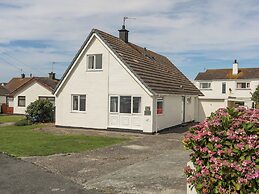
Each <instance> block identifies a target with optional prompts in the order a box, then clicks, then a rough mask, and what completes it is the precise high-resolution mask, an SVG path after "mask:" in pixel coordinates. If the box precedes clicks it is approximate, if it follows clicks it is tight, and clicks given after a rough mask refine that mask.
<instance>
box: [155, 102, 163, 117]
mask: <svg viewBox="0 0 259 194" xmlns="http://www.w3.org/2000/svg"><path fill="white" fill-rule="evenodd" d="M163 104H164V100H163V98H158V99H157V101H156V113H157V114H158V115H161V114H163V111H164V110H163Z"/></svg>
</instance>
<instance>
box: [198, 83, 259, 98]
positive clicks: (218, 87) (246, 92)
mask: <svg viewBox="0 0 259 194" xmlns="http://www.w3.org/2000/svg"><path fill="white" fill-rule="evenodd" d="M201 82H211V89H200V90H201V91H202V93H203V94H204V96H205V98H215V97H216V98H218V99H227V98H228V97H229V96H231V97H237V98H251V92H254V91H255V89H256V87H257V86H258V85H259V79H257V80H212V81H195V85H196V87H198V88H200V83H201ZM223 82H225V83H226V94H222V83H223ZM237 82H250V89H237V88H236V85H237ZM229 89H231V90H232V91H231V93H230V92H229Z"/></svg>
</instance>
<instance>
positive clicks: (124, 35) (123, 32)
mask: <svg viewBox="0 0 259 194" xmlns="http://www.w3.org/2000/svg"><path fill="white" fill-rule="evenodd" d="M128 34H129V31H128V30H126V28H125V25H122V29H121V30H119V37H120V39H121V40H123V41H124V42H126V43H128V41H129V40H128Z"/></svg>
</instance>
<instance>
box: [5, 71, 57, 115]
mask: <svg viewBox="0 0 259 194" xmlns="http://www.w3.org/2000/svg"><path fill="white" fill-rule="evenodd" d="M58 81H59V80H58V79H56V78H55V73H53V72H51V73H49V77H25V74H22V75H21V77H16V78H12V79H11V80H10V81H9V82H8V83H7V84H6V86H5V88H6V89H7V90H8V95H7V100H6V103H7V107H8V108H9V111H8V113H10V112H11V110H12V113H14V114H25V110H26V107H27V106H28V105H29V104H30V103H31V102H34V101H35V100H38V99H48V100H50V101H51V102H53V103H55V96H54V95H53V94H52V93H53V91H54V88H55V87H56V85H57V83H58ZM10 109H11V110H10Z"/></svg>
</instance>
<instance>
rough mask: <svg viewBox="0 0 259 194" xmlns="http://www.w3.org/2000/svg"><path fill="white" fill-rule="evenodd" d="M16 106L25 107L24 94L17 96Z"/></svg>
mask: <svg viewBox="0 0 259 194" xmlns="http://www.w3.org/2000/svg"><path fill="white" fill-rule="evenodd" d="M18 106H19V107H25V96H18Z"/></svg>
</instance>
